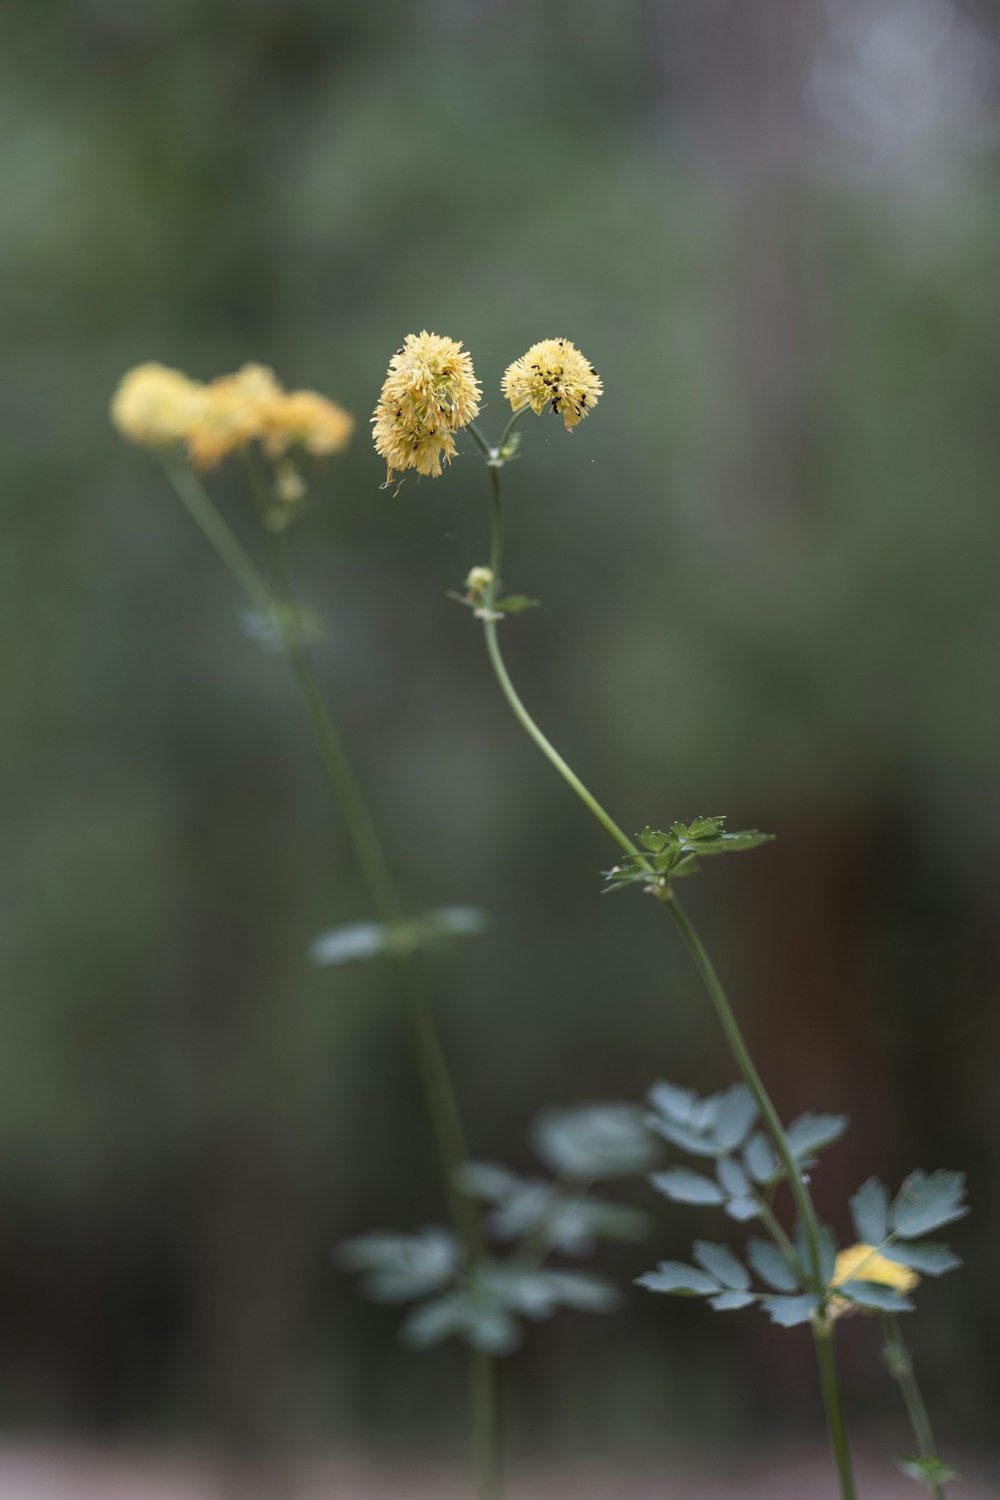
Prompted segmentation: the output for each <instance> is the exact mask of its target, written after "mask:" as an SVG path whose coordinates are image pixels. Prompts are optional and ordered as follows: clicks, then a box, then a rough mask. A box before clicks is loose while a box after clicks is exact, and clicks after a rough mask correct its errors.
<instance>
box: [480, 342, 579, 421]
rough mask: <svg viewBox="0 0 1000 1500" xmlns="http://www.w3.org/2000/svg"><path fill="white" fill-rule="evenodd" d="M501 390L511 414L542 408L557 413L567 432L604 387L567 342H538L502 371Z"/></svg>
mask: <svg viewBox="0 0 1000 1500" xmlns="http://www.w3.org/2000/svg"><path fill="white" fill-rule="evenodd" d="M502 389H503V393H504V395H505V396H506V397H507V400H508V401H509V402H510V404H511V406H512V407H513V408H514V410H515V411H523V409H524V408H525V407H526V406H530V407H531V409H532V411H533V412H535V413H536V414H539V415H540V414H541V413H542V412H543V411H544V410H545V408H546V406H551V407H552V410H553V411H554V412H558V413H560V414H561V416H562V419H563V421H564V422H565V423H566V430H567V432H571V431H572V430H573V428H574V427H575V426H576V424H577V422H581V421H582V420H583V418H584V417H585V416H586V415H587V413H588V412H589V411H590V410H591V409H592V408H593V407H595V406H596V405H597V402H598V399H599V397H600V396H601V394H602V392H603V390H604V387H603V385H602V384H601V380H600V376H599V375H598V373H597V371H596V370H595V369H594V367H593V365H592V364H590V363H589V361H588V360H586V359H585V358H584V356H583V355H582V354H581V353H580V351H579V349H577V347H576V345H575V344H571V343H570V341H569V339H542V341H541V343H538V344H532V346H531V348H530V349H529V350H528V352H527V354H522V355H521V358H520V359H515V361H514V363H513V364H512V365H508V366H507V369H506V370H505V371H504V377H503V382H502Z"/></svg>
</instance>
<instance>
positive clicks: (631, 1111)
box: [531, 1104, 660, 1182]
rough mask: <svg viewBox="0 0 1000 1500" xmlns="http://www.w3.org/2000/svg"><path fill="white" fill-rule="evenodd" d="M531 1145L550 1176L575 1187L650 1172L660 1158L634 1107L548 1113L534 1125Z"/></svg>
mask: <svg viewBox="0 0 1000 1500" xmlns="http://www.w3.org/2000/svg"><path fill="white" fill-rule="evenodd" d="M531 1143H532V1145H533V1147H534V1149H535V1152H536V1154H537V1155H538V1156H539V1157H540V1158H541V1160H542V1161H543V1162H544V1163H545V1165H546V1166H547V1167H548V1168H549V1169H550V1170H551V1171H553V1172H555V1173H556V1174H557V1175H558V1176H560V1177H565V1178H569V1179H570V1180H571V1181H577V1182H597V1181H601V1180H603V1179H606V1178H611V1177H630V1176H632V1175H633V1174H634V1173H638V1172H646V1171H648V1170H649V1168H650V1167H651V1166H653V1165H654V1163H655V1162H656V1160H657V1157H658V1156H659V1155H660V1152H659V1151H658V1150H657V1147H656V1143H655V1142H654V1141H653V1140H652V1139H651V1138H650V1135H649V1131H648V1130H647V1129H646V1125H645V1122H644V1118H643V1112H642V1110H640V1109H638V1108H637V1107H636V1106H635V1105H634V1104H585V1105H576V1106H574V1107H573V1108H571V1109H550V1110H546V1111H545V1113H543V1114H541V1115H539V1117H538V1119H537V1120H536V1121H535V1122H534V1124H533V1126H532V1129H531Z"/></svg>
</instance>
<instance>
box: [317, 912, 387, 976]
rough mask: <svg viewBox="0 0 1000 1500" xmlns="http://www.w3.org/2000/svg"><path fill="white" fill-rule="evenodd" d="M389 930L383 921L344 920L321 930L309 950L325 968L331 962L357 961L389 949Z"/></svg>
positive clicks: (346, 962) (375, 955) (347, 962)
mask: <svg viewBox="0 0 1000 1500" xmlns="http://www.w3.org/2000/svg"><path fill="white" fill-rule="evenodd" d="M388 946H389V942H388V929H387V928H386V926H385V923H384V922H345V923H344V924H343V925H342V926H341V927H331V928H330V929H329V931H328V932H321V933H320V935H319V937H317V938H315V939H314V940H313V942H312V944H311V946H310V949H309V956H310V958H311V959H312V961H313V963H315V964H320V965H321V966H322V967H324V968H326V967H329V966H330V965H332V964H349V963H354V962H356V961H357V960H358V959H362V958H375V957H377V956H378V955H379V954H382V953H385V952H386V951H387V949H388Z"/></svg>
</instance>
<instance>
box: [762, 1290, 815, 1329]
mask: <svg viewBox="0 0 1000 1500" xmlns="http://www.w3.org/2000/svg"><path fill="white" fill-rule="evenodd" d="M819 1304H820V1299H819V1297H817V1296H816V1295H815V1293H814V1292H804V1293H803V1294H802V1295H801V1296H798V1297H765V1298H764V1308H765V1310H766V1312H767V1313H768V1316H769V1317H770V1319H771V1322H772V1323H777V1324H779V1325H780V1327H782V1328H794V1327H795V1326H796V1324H798V1323H808V1322H809V1319H810V1317H811V1316H812V1314H813V1313H814V1312H815V1311H816V1309H817V1307H819Z"/></svg>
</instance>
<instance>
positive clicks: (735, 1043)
mask: <svg viewBox="0 0 1000 1500" xmlns="http://www.w3.org/2000/svg"><path fill="white" fill-rule="evenodd" d="M517 415H518V413H515V417H516V416H517ZM513 420H514V419H512V420H511V421H510V422H508V424H507V428H506V429H505V431H504V435H503V438H502V439H501V441H500V442H499V443H498V444H497V445H496V446H492V445H491V444H490V443H488V442H487V440H486V439H485V438H484V437H483V436H482V434H481V433H480V432H479V431H478V429H477V428H476V427H475V424H474V423H469V426H468V431H469V432H470V433H471V434H472V437H473V439H474V441H475V443H476V444H477V446H478V448H479V450H480V452H481V453H482V454H483V456H484V458H485V460H486V465H487V470H488V472H489V476H490V501H491V516H492V529H491V541H490V569H491V572H492V578H491V580H490V582H489V584H488V586H487V588H486V589H485V592H484V599H483V607H482V609H481V610H479V611H478V613H479V616H480V618H481V619H482V622H483V633H484V636H485V640H486V650H487V654H488V655H489V659H490V664H491V666H492V667H493V671H494V674H495V676H496V679H497V681H498V683H499V684H500V690H501V692H502V693H503V695H504V697H505V698H506V700H507V703H508V704H509V706H510V708H511V710H512V711H513V713H514V715H515V717H516V718H517V719H518V721H519V723H520V724H521V726H522V727H523V728H524V730H525V731H526V732H527V734H528V735H529V737H530V738H531V739H532V740H533V741H534V743H535V744H536V745H537V746H538V748H539V749H540V750H541V752H542V754H543V755H544V756H545V757H546V758H547V759H548V760H549V761H550V762H551V764H552V765H553V766H554V767H555V769H556V770H557V771H558V772H559V775H560V776H561V777H562V778H563V780H564V781H565V782H566V783H567V785H568V786H569V787H571V789H572V790H573V791H574V792H575V793H576V795H577V796H578V797H579V799H580V801H581V802H582V803H583V804H584V806H585V807H586V808H587V810H588V812H590V813H591V815H592V816H593V817H594V818H595V819H596V820H597V822H598V823H599V824H600V825H601V827H602V828H603V829H604V831H605V833H607V834H608V835H609V836H610V837H611V839H612V840H613V841H614V842H615V843H616V844H617V845H618V846H619V848H621V849H622V850H623V851H624V852H625V853H626V854H628V855H630V856H632V857H634V858H636V859H639V860H641V859H642V851H641V850H640V849H639V848H638V846H637V845H636V844H635V843H634V842H633V841H632V839H630V838H629V837H628V835H627V834H626V833H625V832H624V831H623V830H622V828H621V827H620V826H619V824H618V823H616V822H615V820H614V818H612V817H611V815H610V814H609V813H608V812H607V811H606V810H605V808H604V807H602V806H601V804H600V802H598V800H597V798H596V797H595V796H594V795H593V793H592V792H590V791H589V789H588V788H587V787H586V786H585V785H584V783H583V782H582V781H581V780H580V778H579V777H578V776H577V775H576V773H575V772H574V771H573V770H572V768H571V767H570V766H569V765H568V763H567V762H566V761H565V760H564V759H563V757H562V756H561V755H560V754H559V752H558V750H556V748H555V746H554V745H552V743H551V742H550V741H549V740H548V738H547V737H546V736H545V734H543V732H542V730H541V729H540V728H539V726H538V725H537V724H536V722H535V720H534V719H533V718H532V716H531V715H530V714H529V712H528V710H527V709H526V708H525V706H524V704H523V702H522V701H521V698H520V696H519V694H518V692H517V689H516V688H515V687H514V684H513V682H512V681H511V678H510V674H509V672H508V671H507V666H506V663H505V662H504V659H503V655H502V652H501V650H500V642H499V638H498V635H497V623H498V621H499V620H502V619H503V614H502V613H501V612H498V611H497V610H496V609H495V608H494V605H495V602H496V600H497V599H498V597H499V593H500V570H501V564H502V561H503V506H502V495H501V487H500V469H501V468H502V467H503V465H504V463H505V462H506V458H505V450H506V444H507V440H508V438H509V435H510V432H511V428H512V426H513ZM655 894H656V895H657V897H658V899H659V900H660V901H661V902H662V904H663V906H664V907H665V909H666V910H667V912H668V913H669V914H670V916H671V917H672V919H673V921H674V924H675V925H676V927H677V929H678V932H679V933H680V936H681V938H682V940H683V942H684V944H685V946H686V948H687V950H688V952H689V953H690V955H691V957H692V959H693V961H694V965H695V968H696V969H697V970H698V973H699V975H700V976H701V979H702V981H703V983H704V985H705V988H706V990H707V991H708V994H709V998H710V999H711V1001H712V1004H713V1006H714V1008H715V1012H716V1015H717V1016H718V1019H719V1022H720V1024H721V1026H722V1030H723V1032H724V1034H725V1038H726V1041H727V1043H728V1045H729V1049H730V1051H731V1053H732V1055H733V1058H734V1060H735V1062H736V1065H737V1067H738V1068H739V1070H740V1073H741V1074H742V1076H743V1080H744V1082H745V1083H746V1085H747V1088H748V1089H749V1090H750V1092H751V1094H752V1095H753V1097H754V1100H755V1101H756V1104H757V1107H758V1109H759V1110H760V1114H761V1117H762V1119H763V1121H764V1124H765V1126H766V1128H767V1131H768V1134H769V1135H770V1137H771V1140H772V1142H773V1144H774V1148H775V1150H776V1151H777V1153H778V1156H779V1158H780V1160H781V1163H782V1166H783V1168H784V1171H785V1174H786V1176H787V1180H788V1184H789V1187H790V1188H791V1191H792V1195H793V1197H794V1198H795V1204H796V1208H797V1210H798V1214H799V1219H800V1222H801V1224H802V1228H803V1232H804V1234H805V1237H806V1245H807V1248H808V1266H807V1268H806V1269H807V1273H808V1282H809V1285H810V1289H811V1290H812V1291H813V1292H815V1293H816V1294H817V1295H819V1296H824V1295H825V1293H826V1290H827V1288H826V1279H825V1277H824V1275H823V1268H822V1257H821V1252H820V1227H819V1221H818V1219H817V1217H816V1210H815V1208H814V1206H813V1202H812V1197H811V1195H810V1193H809V1190H808V1188H807V1187H806V1185H805V1183H804V1182H803V1180H802V1172H801V1169H800V1167H799V1166H798V1163H797V1162H796V1160H795V1156H794V1153H793V1151H792V1149H791V1146H790V1144H789V1141H788V1136H787V1135H786V1133H785V1130H784V1127H783V1126H782V1124H781V1120H780V1118H779V1116H778V1112H777V1110H776V1109H775V1107H774V1104H773V1103H772V1101H771V1098H770V1095H769V1094H768V1092H767V1090H766V1088H765V1087H764V1083H763V1080H762V1079H761V1076H760V1074H759V1073H758V1071H757V1068H756V1067H755V1065H754V1062H753V1059H752V1058H751V1056H750V1051H749V1048H748V1047H747V1044H746V1042H745V1040H744V1038H743V1034H742V1032H741V1030H740V1026H739V1023H738V1021H737V1019H736V1014H735V1012H734V1010H733V1008H732V1005H731V1004H730V1002H729V998H728V996H727V995H726V992H725V990H724V988H723V986H722V983H721V981H720V979H719V976H718V974H717V973H716V971H715V967H714V965H713V964H712V962H711V959H710V958H709V956H708V954H707V952H706V950H705V947H704V944H703V943H702V941H701V939H700V938H699V936H698V934H697V932H696V931H695V929H694V927H693V925H692V923H691V921H690V920H689V918H688V917H687V916H686V915H685V914H684V912H683V911H682V910H681V908H680V906H679V905H678V902H677V899H676V897H675V896H674V895H673V893H672V891H670V890H669V888H667V889H665V890H663V891H662V892H661V891H660V890H657V891H656V892H655ZM813 1334H814V1339H815V1345H816V1357H817V1360H818V1363H819V1370H820V1383H821V1386H822V1390H823V1404H824V1409H825V1413H826V1423H827V1429H828V1432H829V1435H830V1444H831V1447H832V1449H833V1455H834V1459H835V1462H836V1466H837V1474H838V1478H839V1480H840V1491H841V1495H842V1497H843V1500H855V1495H856V1491H855V1485H854V1476H853V1470H852V1465H851V1456H850V1449H849V1445H848V1440H847V1429H846V1423H845V1420H844V1405H843V1396H842V1392H841V1388H840V1380H839V1377H838V1374H837V1366H836V1360H835V1353H834V1347H833V1325H832V1323H830V1322H829V1321H828V1320H824V1321H823V1322H822V1324H818V1323H817V1322H816V1321H815V1320H814V1322H813Z"/></svg>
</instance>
